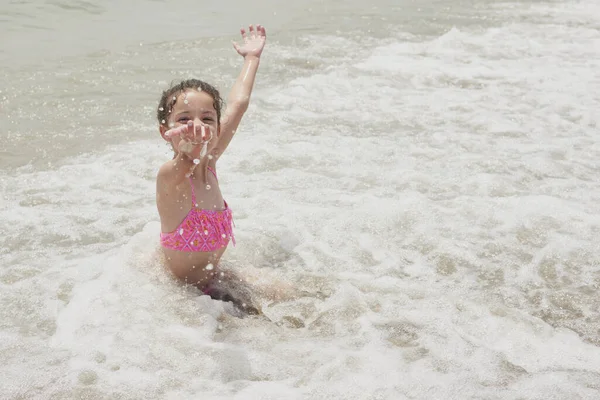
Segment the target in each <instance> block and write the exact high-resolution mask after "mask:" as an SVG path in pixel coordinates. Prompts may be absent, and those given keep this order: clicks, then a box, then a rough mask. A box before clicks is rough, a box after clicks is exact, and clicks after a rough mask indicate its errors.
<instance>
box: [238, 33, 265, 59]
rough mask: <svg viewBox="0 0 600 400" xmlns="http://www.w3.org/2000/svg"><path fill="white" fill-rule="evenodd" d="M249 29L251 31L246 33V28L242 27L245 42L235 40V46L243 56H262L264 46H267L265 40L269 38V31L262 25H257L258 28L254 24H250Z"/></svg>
mask: <svg viewBox="0 0 600 400" xmlns="http://www.w3.org/2000/svg"><path fill="white" fill-rule="evenodd" d="M248 31H249V32H248V33H247V34H246V30H245V29H244V28H242V29H240V32H241V33H242V39H243V40H244V43H242V44H241V45H240V44H238V43H236V42H233V47H234V48H235V50H236V51H237V52H238V53H239V54H240V55H241V56H242V57H246V56H254V57H260V55H261V54H262V51H263V48H264V47H265V41H266V40H267V32H266V31H265V27H264V26H262V25H256V29H254V25H250V27H249V28H248Z"/></svg>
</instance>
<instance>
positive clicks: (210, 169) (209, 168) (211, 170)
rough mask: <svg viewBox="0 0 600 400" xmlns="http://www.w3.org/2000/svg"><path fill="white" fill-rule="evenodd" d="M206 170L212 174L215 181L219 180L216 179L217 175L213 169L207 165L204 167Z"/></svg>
mask: <svg viewBox="0 0 600 400" xmlns="http://www.w3.org/2000/svg"><path fill="white" fill-rule="evenodd" d="M206 168H208V170H209V171H210V172H212V174H213V175H214V176H215V179H216V180H217V181H218V180H219V178H217V173H216V171H215V170H214V169H213V168H212V167H211V166H209V165H207V166H206Z"/></svg>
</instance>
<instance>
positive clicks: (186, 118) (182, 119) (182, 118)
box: [177, 117, 190, 123]
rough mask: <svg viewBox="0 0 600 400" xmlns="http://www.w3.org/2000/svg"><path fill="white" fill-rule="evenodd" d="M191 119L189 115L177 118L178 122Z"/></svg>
mask: <svg viewBox="0 0 600 400" xmlns="http://www.w3.org/2000/svg"><path fill="white" fill-rule="evenodd" d="M189 120H190V119H189V118H188V117H181V118H179V119H178V120H177V122H182V123H183V122H187V121H189Z"/></svg>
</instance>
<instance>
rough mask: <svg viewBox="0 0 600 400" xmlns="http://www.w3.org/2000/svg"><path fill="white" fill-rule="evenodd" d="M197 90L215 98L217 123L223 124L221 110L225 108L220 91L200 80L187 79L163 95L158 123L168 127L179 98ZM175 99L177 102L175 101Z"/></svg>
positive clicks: (174, 85) (157, 114)
mask: <svg viewBox="0 0 600 400" xmlns="http://www.w3.org/2000/svg"><path fill="white" fill-rule="evenodd" d="M190 89H191V90H197V91H202V92H206V93H208V94H209V95H210V96H211V97H212V98H213V106H214V107H215V111H216V112H217V123H218V124H220V123H221V110H222V108H223V99H222V98H221V95H220V94H219V91H218V90H217V89H215V88H214V87H213V86H212V85H210V84H208V83H206V82H204V81H201V80H199V79H187V80H185V81H181V82H179V83H175V84H172V85H171V87H170V88H169V89H167V90H165V91H164V92H163V93H162V97H161V98H160V102H159V103H158V110H157V112H156V116H157V118H158V123H159V124H160V125H163V126H168V125H167V121H168V119H169V114H171V111H172V110H173V106H174V105H175V103H176V102H177V97H179V95H180V94H181V93H183V92H185V91H186V90H190ZM173 97H175V100H173Z"/></svg>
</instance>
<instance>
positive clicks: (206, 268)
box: [204, 264, 214, 271]
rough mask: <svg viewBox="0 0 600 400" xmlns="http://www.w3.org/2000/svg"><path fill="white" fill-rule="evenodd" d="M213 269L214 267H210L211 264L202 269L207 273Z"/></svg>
mask: <svg viewBox="0 0 600 400" xmlns="http://www.w3.org/2000/svg"><path fill="white" fill-rule="evenodd" d="M213 268H214V265H212V264H208V265H206V267H204V269H205V270H207V271H212V269H213Z"/></svg>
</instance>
